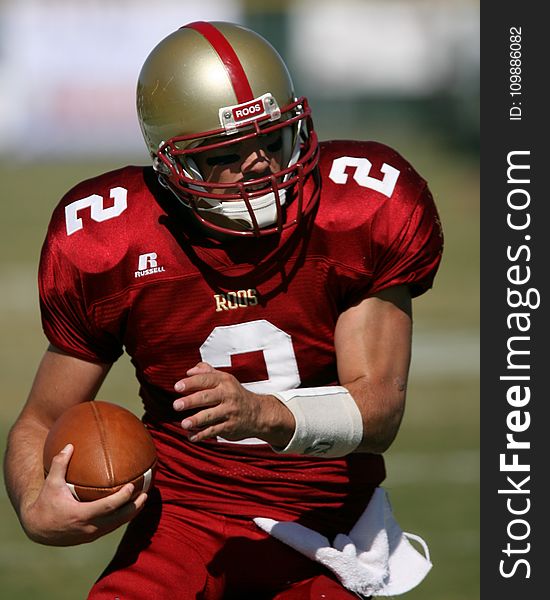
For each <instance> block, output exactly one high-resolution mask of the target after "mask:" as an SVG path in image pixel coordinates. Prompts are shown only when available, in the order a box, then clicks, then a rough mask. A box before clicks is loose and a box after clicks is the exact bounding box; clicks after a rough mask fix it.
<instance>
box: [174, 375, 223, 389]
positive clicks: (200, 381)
mask: <svg viewBox="0 0 550 600" xmlns="http://www.w3.org/2000/svg"><path fill="white" fill-rule="evenodd" d="M221 380H222V373H220V372H219V371H215V370H214V371H212V372H209V373H197V374H196V375H191V376H190V377H186V378H185V379H181V380H180V381H178V383H176V385H175V386H174V389H175V390H176V392H184V393H185V394H188V393H192V392H196V391H198V390H206V389H211V388H213V387H216V386H217V385H218V384H219V383H220V381H221Z"/></svg>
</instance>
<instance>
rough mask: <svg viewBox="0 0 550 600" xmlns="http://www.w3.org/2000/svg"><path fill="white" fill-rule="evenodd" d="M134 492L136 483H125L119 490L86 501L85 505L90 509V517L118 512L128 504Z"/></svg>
mask: <svg viewBox="0 0 550 600" xmlns="http://www.w3.org/2000/svg"><path fill="white" fill-rule="evenodd" d="M133 493H134V484H132V483H127V484H125V485H123V486H122V488H120V490H118V492H115V493H114V494H110V495H109V496H105V498H100V499H99V500H94V501H93V502H84V503H83V506H85V507H86V508H87V509H88V510H89V512H90V518H94V517H97V516H102V515H108V514H111V513H114V512H116V511H117V510H118V509H120V508H121V507H122V506H124V505H125V504H127V503H128V502H129V500H130V498H131V497H132V494H133Z"/></svg>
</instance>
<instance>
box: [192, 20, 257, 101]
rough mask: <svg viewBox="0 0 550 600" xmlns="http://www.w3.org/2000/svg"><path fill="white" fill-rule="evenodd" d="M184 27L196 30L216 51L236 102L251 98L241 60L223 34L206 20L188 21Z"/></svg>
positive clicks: (251, 94)
mask: <svg viewBox="0 0 550 600" xmlns="http://www.w3.org/2000/svg"><path fill="white" fill-rule="evenodd" d="M184 27H185V28H188V29H194V30H195V31H198V32H199V33H200V34H201V35H202V36H204V37H205V38H206V39H207V40H208V41H209V42H210V44H211V46H212V48H214V50H215V51H216V52H217V54H218V56H219V57H220V58H221V60H222V62H223V64H224V66H225V68H226V70H227V74H228V75H229V79H230V80H231V85H232V86H233V91H234V92H235V96H236V97H237V102H238V103H239V104H241V103H242V102H248V101H249V100H253V99H254V94H253V93H252V88H251V87H250V83H249V81H248V77H247V76H246V73H245V72H244V68H243V66H242V64H241V61H240V60H239V57H238V56H237V54H236V52H235V50H233V47H232V46H231V44H230V43H229V42H228V41H227V39H226V38H225V37H224V36H223V34H222V33H221V32H220V31H219V30H218V29H216V28H215V27H214V26H213V25H212V24H210V23H207V22H206V21H196V22H195V23H189V25H185V26H184ZM182 29H183V28H182Z"/></svg>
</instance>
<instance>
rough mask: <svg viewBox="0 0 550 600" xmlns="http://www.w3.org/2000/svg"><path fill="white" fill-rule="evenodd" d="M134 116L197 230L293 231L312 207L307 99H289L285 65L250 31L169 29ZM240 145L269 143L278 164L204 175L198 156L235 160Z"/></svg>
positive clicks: (148, 68)
mask: <svg viewBox="0 0 550 600" xmlns="http://www.w3.org/2000/svg"><path fill="white" fill-rule="evenodd" d="M137 110H138V117H139V121H140V126H141V130H142V133H143V136H144V138H145V142H146V144H147V146H148V148H149V152H150V153H151V156H152V158H153V166H154V168H155V170H156V171H157V172H158V174H159V179H160V181H161V183H162V184H163V185H164V186H166V187H167V188H168V189H170V190H171V191H172V192H173V193H174V194H175V196H176V197H177V198H178V200H179V201H181V202H182V203H183V204H184V205H185V206H187V207H188V208H189V209H191V211H192V212H193V213H194V214H195V216H196V218H197V219H198V220H199V221H200V222H202V223H203V224H204V225H205V226H207V227H210V228H213V229H215V230H217V231H222V232H225V233H228V234H232V235H238V236H260V235H264V234H271V233H275V232H280V231H281V230H283V229H285V228H287V227H290V226H292V225H295V224H296V223H298V222H299V221H300V220H301V218H302V217H303V216H304V215H305V214H307V213H308V212H310V211H311V210H312V208H313V207H314V206H315V204H316V202H317V200H318V197H319V189H318V181H317V179H318V175H317V172H316V166H317V162H318V152H319V149H318V141H317V135H316V133H315V131H314V128H313V123H312V119H311V111H310V108H309V105H308V102H307V99H306V98H304V97H302V98H296V97H295V95H294V88H293V84H292V80H291V77H290V75H289V73H288V69H287V68H286V65H285V63H284V62H283V60H282V59H281V57H280V56H279V54H278V53H277V51H276V50H275V49H274V48H273V47H272V46H271V45H270V44H269V42H267V41H266V40H265V39H264V38H262V37H261V36H259V35H258V34H256V33H255V32H253V31H251V30H249V29H247V28H245V27H242V26H240V25H235V24H231V23H221V22H216V23H206V22H197V23H191V24H189V25H186V26H184V27H182V28H180V29H178V30H177V31H175V32H173V33H172V34H170V35H169V36H168V37H166V38H165V39H164V40H162V41H161V42H160V43H159V44H158V45H157V46H156V47H155V48H154V49H153V50H152V52H151V53H150V55H149V56H148V58H147V60H146V61H145V63H144V65H143V67H142V69H141V72H140V75H139V80H138V88H137ZM274 136H275V137H274ZM273 140H275V141H273ZM245 143H246V144H251V143H254V144H257V148H265V147H266V145H267V148H271V147H273V148H275V146H276V148H277V157H278V160H277V164H279V163H280V168H277V169H276V170H274V169H272V170H271V171H270V172H269V173H259V174H256V176H252V175H250V174H246V176H244V175H243V177H241V178H240V179H238V180H237V181H232V182H220V181H211V180H207V179H206V177H205V176H204V172H203V171H201V168H200V166H199V165H200V164H205V158H204V157H208V156H211V155H212V153H213V154H218V155H219V153H220V152H227V154H228V155H231V156H238V155H239V152H240V148H242V146H243V144H245ZM270 144H271V145H270ZM247 147H248V146H247ZM274 152H275V150H274ZM279 158H280V160H279ZM309 181H311V183H312V185H310V186H307V190H308V191H307V193H305V192H304V188H305V186H306V183H308V182H309ZM289 205H292V210H287V208H288V207H289Z"/></svg>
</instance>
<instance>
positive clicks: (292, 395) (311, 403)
mask: <svg viewBox="0 0 550 600" xmlns="http://www.w3.org/2000/svg"><path fill="white" fill-rule="evenodd" d="M273 395H274V396H275V397H277V398H278V399H279V400H280V401H281V402H282V403H283V404H284V405H285V406H286V407H287V408H288V409H289V410H290V412H291V413H292V414H293V415H294V419H295V421H296V429H295V430H294V435H293V436H292V438H291V440H290V442H289V443H288V445H287V446H286V447H285V448H282V449H281V448H273V449H274V450H275V452H279V453H283V454H307V455H309V456H321V457H324V458H335V457H338V456H345V455H346V454H349V453H350V452H353V451H354V450H355V449H356V448H357V446H359V444H360V443H361V440H362V438H363V419H362V417H361V413H360V412H359V408H358V407H357V404H356V403H355V400H354V399H353V397H352V395H351V394H350V393H349V392H348V390H347V389H346V388H345V387H342V386H330V387H318V388H297V389H294V390H288V391H285V392H275V393H273Z"/></svg>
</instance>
